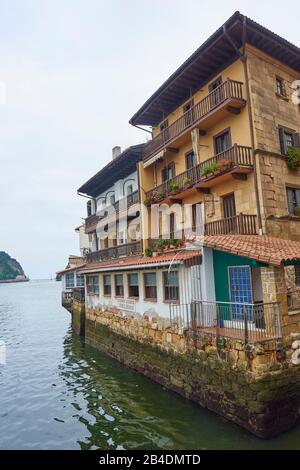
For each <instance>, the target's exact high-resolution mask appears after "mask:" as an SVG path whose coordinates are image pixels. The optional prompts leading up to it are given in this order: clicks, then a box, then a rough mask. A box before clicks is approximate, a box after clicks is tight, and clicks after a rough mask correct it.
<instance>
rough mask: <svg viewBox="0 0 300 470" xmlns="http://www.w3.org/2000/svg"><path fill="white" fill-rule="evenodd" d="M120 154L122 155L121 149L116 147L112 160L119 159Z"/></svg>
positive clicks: (113, 150)
mask: <svg viewBox="0 0 300 470" xmlns="http://www.w3.org/2000/svg"><path fill="white" fill-rule="evenodd" d="M120 153H121V147H119V146H118V145H117V146H116V147H114V148H113V149H112V158H113V160H114V159H115V158H117V157H118V156H119V155H120Z"/></svg>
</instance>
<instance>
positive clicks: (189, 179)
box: [183, 178, 192, 186]
mask: <svg viewBox="0 0 300 470" xmlns="http://www.w3.org/2000/svg"><path fill="white" fill-rule="evenodd" d="M191 183H192V180H191V178H184V180H183V186H189V185H190V184H191Z"/></svg>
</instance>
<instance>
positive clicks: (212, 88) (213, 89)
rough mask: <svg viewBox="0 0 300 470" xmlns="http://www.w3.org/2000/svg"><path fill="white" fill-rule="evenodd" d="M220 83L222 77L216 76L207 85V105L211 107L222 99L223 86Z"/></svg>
mask: <svg viewBox="0 0 300 470" xmlns="http://www.w3.org/2000/svg"><path fill="white" fill-rule="evenodd" d="M220 85H222V77H219V78H217V79H216V80H214V81H213V82H212V83H211V84H210V85H209V86H208V91H209V105H210V108H211V109H212V108H214V107H215V106H217V105H218V104H219V103H220V102H221V101H223V100H224V88H223V87H221V86H220Z"/></svg>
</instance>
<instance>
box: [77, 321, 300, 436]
mask: <svg viewBox="0 0 300 470" xmlns="http://www.w3.org/2000/svg"><path fill="white" fill-rule="evenodd" d="M86 342H87V343H88V344H90V345H91V346H93V347H95V348H97V349H99V350H100V351H102V352H104V353H106V354H108V355H109V356H111V357H113V358H114V359H116V360H118V361H119V362H121V363H123V364H125V365H126V366H128V367H131V368H132V369H134V370H136V371H137V372H139V373H142V374H143V375H145V376H146V377H149V378H150V379H152V380H154V381H156V382H158V383H160V384H161V385H163V386H165V387H167V388H168V389H170V390H173V391H175V392H177V393H179V394H181V395H183V396H184V397H186V398H188V399H190V400H192V401H194V402H196V403H198V404H200V405H201V406H203V407H207V408H208V409H210V410H212V411H214V412H216V413H218V414H220V415H222V416H224V417H226V418H227V419H230V420H231V421H234V422H235V423H237V424H239V425H241V426H243V427H244V428H246V429H248V430H249V431H251V432H252V433H254V434H256V435H257V436H260V437H271V436H274V435H276V434H279V433H280V432H282V431H285V430H287V429H289V428H290V427H291V426H293V425H294V424H295V422H296V420H297V418H298V407H299V403H300V373H299V368H295V367H288V366H286V367H281V368H279V369H277V370H269V371H268V372H267V373H262V374H253V372H251V370H249V368H248V367H247V365H246V364H247V363H246V362H245V353H244V351H243V350H242V348H241V350H240V353H241V357H242V358H243V359H244V360H243V361H240V364H238V363H236V362H235V364H234V366H233V365H232V363H231V362H230V360H229V356H230V354H229V353H230V351H228V350H225V349H224V348H223V349H222V348H216V347H215V346H213V345H211V346H206V347H204V349H205V350H204V349H198V350H195V349H194V350H193V349H190V350H188V349H186V350H185V351H183V350H181V352H176V351H175V350H174V348H170V349H169V350H167V349H166V348H163V347H162V346H161V345H158V344H155V343H154V342H153V341H152V342H151V341H150V342H141V341H139V340H138V339H137V338H135V339H134V338H133V336H129V335H126V334H124V331H123V333H121V334H120V332H117V331H116V328H115V329H114V330H113V329H112V328H111V327H109V326H108V325H105V324H101V321H99V319H98V320H97V319H94V320H91V319H89V318H87V319H86ZM260 356H261V357H263V356H264V355H263V354H261V355H260Z"/></svg>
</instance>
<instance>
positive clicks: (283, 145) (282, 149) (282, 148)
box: [279, 127, 285, 155]
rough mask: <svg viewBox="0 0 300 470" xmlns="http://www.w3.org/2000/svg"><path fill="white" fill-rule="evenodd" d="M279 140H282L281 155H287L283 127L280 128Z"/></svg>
mask: <svg viewBox="0 0 300 470" xmlns="http://www.w3.org/2000/svg"><path fill="white" fill-rule="evenodd" d="M279 142H280V153H281V155H285V144H284V129H283V128H282V127H280V128H279Z"/></svg>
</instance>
